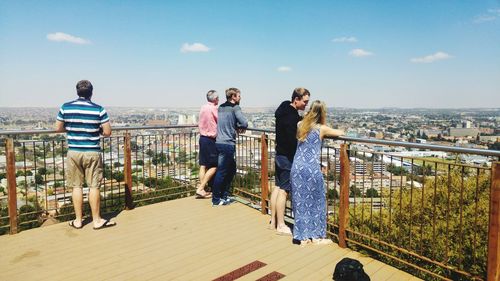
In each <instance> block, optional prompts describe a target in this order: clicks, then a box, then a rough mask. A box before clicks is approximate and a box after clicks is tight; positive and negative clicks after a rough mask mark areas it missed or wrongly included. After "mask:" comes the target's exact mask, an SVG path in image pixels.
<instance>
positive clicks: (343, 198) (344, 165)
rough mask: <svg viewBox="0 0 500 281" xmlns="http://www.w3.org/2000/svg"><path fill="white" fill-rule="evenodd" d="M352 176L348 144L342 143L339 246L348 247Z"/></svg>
mask: <svg viewBox="0 0 500 281" xmlns="http://www.w3.org/2000/svg"><path fill="white" fill-rule="evenodd" d="M350 177H351V172H350V164H349V155H348V153H347V144H341V145H340V202H339V246H340V247H341V248H346V247H347V241H346V238H347V234H346V229H347V224H348V222H349V181H350Z"/></svg>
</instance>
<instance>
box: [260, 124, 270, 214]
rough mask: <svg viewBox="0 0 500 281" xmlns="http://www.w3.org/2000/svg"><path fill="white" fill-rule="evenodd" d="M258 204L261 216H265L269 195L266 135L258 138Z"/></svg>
mask: <svg viewBox="0 0 500 281" xmlns="http://www.w3.org/2000/svg"><path fill="white" fill-rule="evenodd" d="M260 144H261V146H260V150H261V151H260V168H261V169H260V188H261V193H260V196H261V198H260V204H261V212H262V214H264V215H265V214H267V200H268V194H269V171H268V165H267V164H268V152H267V135H266V134H265V133H264V134H262V136H261V138H260Z"/></svg>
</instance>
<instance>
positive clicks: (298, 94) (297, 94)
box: [292, 88, 311, 102]
mask: <svg viewBox="0 0 500 281" xmlns="http://www.w3.org/2000/svg"><path fill="white" fill-rule="evenodd" d="M303 96H311V93H309V90H308V89H306V88H295V89H293V93H292V102H293V101H294V100H295V99H296V98H298V99H299V100H302V97H303Z"/></svg>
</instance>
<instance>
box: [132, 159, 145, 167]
mask: <svg viewBox="0 0 500 281" xmlns="http://www.w3.org/2000/svg"><path fill="white" fill-rule="evenodd" d="M133 165H139V166H143V165H144V161H142V160H134V162H133Z"/></svg>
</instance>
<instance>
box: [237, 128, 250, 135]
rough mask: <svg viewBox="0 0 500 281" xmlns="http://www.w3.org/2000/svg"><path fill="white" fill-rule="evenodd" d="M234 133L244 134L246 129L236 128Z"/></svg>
mask: <svg viewBox="0 0 500 281" xmlns="http://www.w3.org/2000/svg"><path fill="white" fill-rule="evenodd" d="M236 131H237V132H238V134H244V133H245V132H246V131H247V129H246V128H238V129H237V130H236Z"/></svg>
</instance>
